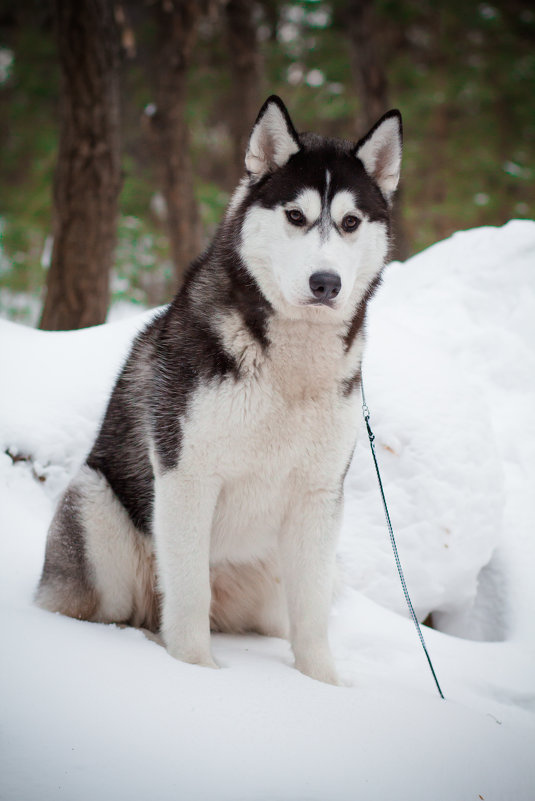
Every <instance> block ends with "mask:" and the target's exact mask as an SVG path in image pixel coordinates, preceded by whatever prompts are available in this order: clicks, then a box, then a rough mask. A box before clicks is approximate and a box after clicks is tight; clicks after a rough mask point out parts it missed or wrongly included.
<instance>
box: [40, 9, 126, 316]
mask: <svg viewBox="0 0 535 801" xmlns="http://www.w3.org/2000/svg"><path fill="white" fill-rule="evenodd" d="M55 11H56V20H57V35H58V50H59V60H60V66H61V96H60V138H59V153H58V162H57V166H56V172H55V176H54V207H55V219H54V246H53V251H52V262H51V266H50V270H49V273H48V277H47V292H46V300H45V304H44V309H43V314H42V318H41V323H40V327H41V328H44V329H48V330H65V329H71V328H84V327H86V326H90V325H96V324H98V323H103V322H104V320H105V319H106V313H107V310H108V305H109V297H110V292H109V272H110V267H111V264H112V259H113V254H114V248H115V239H116V221H117V199H118V195H119V190H120V184H121V176H120V145H119V77H118V73H119V69H118V68H119V45H118V38H117V31H116V26H115V21H114V16H113V8H112V4H111V0H76V2H73V1H72V0H55Z"/></svg>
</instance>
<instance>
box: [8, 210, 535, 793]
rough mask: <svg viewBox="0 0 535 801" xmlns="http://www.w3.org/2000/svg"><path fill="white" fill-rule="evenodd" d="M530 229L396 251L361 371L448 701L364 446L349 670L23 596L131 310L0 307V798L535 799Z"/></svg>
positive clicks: (352, 536) (132, 327)
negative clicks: (210, 645)
mask: <svg viewBox="0 0 535 801" xmlns="http://www.w3.org/2000/svg"><path fill="white" fill-rule="evenodd" d="M534 268H535V223H534V222H529V221H522V222H520V221H515V222H511V223H509V224H508V225H506V226H504V227H503V228H499V229H496V228H482V229H476V230H473V231H468V232H464V233H459V234H456V235H455V236H453V237H452V238H451V239H448V240H446V241H445V242H441V243H439V244H437V245H435V246H434V247H432V248H430V249H429V250H427V251H425V252H424V253H422V254H420V255H418V256H416V257H414V258H413V259H411V260H410V261H408V262H406V263H405V264H394V265H391V266H390V267H389V269H388V271H387V274H386V278H385V282H384V285H383V287H382V289H381V290H380V292H379V293H378V295H377V298H376V299H375V301H374V303H373V306H372V308H371V310H370V318H369V347H368V351H367V357H366V363H365V370H364V377H365V385H366V394H367V399H368V404H369V406H370V408H371V412H372V420H371V422H372V425H373V428H374V430H375V433H376V435H377V442H378V444H377V452H378V456H379V460H380V463H381V468H382V470H383V473H384V483H385V488H386V493H387V497H388V501H389V505H390V511H391V516H392V521H393V524H394V527H395V530H396V535H397V539H398V544H399V550H400V556H401V559H402V562H403V564H404V567H405V572H406V576H407V581H408V584H409V589H410V591H411V594H412V597H413V602H414V606H415V608H416V611H417V613H418V616H419V617H420V618H421V619H424V618H425V617H426V616H427V614H428V613H429V612H432V613H433V619H434V622H435V625H436V626H437V627H438V629H439V630H431V629H427V628H426V629H425V636H426V640H427V643H428V647H429V650H430V653H431V655H432V658H433V661H434V663H435V667H436V670H437V673H438V675H439V679H440V681H441V684H442V687H443V690H444V692H445V695H446V699H447V700H446V701H441V700H440V698H439V697H438V695H437V694H436V690H435V687H434V684H433V682H432V679H431V677H430V674H429V672H428V668H427V663H426V662H425V658H424V656H423V653H422V651H421V650H420V646H419V643H418V640H417V637H416V633H415V631H414V628H413V627H412V624H411V622H410V621H409V620H408V619H407V616H406V615H407V613H406V610H405V609H404V601H403V596H402V593H401V589H400V586H399V580H398V578H397V575H396V573H395V567H394V561H393V557H392V554H391V551H390V545H389V541H388V535H387V532H386V529H385V524H384V517H383V511H382V507H381V503H380V498H379V494H378V490H377V487H376V483H375V474H374V471H373V465H372V462H371V457H370V454H369V451H368V445H367V439H366V438H365V436H364V433H363V437H362V439H361V442H360V444H359V446H358V447H357V450H356V452H355V457H354V461H353V465H352V467H351V470H350V472H349V475H348V478H347V487H346V490H347V502H346V512H345V518H344V525H343V532H342V538H341V542H340V566H341V571H342V574H343V577H344V584H343V587H342V590H341V593H340V597H339V598H338V600H337V602H336V604H335V606H334V609H333V613H332V620H331V639H332V644H333V650H334V653H335V656H336V659H337V663H338V666H339V670H340V673H341V675H342V676H343V678H344V680H345V682H346V684H347V685H348V686H345V687H338V688H335V687H330V686H326V685H322V684H320V683H318V682H315V681H312V680H311V679H308V678H306V677H304V676H302V675H301V674H299V673H298V672H297V671H295V670H293V669H292V668H291V662H292V660H291V654H290V649H289V646H288V645H287V644H286V643H285V642H283V641H281V640H276V639H268V638H260V637H231V636H225V635H218V636H216V637H215V643H214V652H215V656H216V658H217V659H218V661H219V663H220V664H221V665H222V666H223V669H222V670H219V671H212V670H208V669H202V668H197V667H193V666H188V665H184V664H181V663H178V662H175V661H174V660H172V659H171V658H170V657H168V655H167V654H166V652H165V651H164V650H163V649H162V648H161V647H159V646H158V645H156V644H155V643H153V642H150V641H148V640H147V639H145V637H144V636H143V635H142V634H141V633H140V632H137V631H133V630H124V629H119V628H117V627H114V626H102V625H95V624H89V623H85V622H79V621H74V620H70V619H67V618H63V617H61V616H59V615H51V614H49V613H46V612H44V611H42V610H39V609H37V608H35V607H34V606H32V603H31V598H32V593H33V591H34V588H35V584H36V581H37V579H38V576H39V572H40V567H41V562H42V557H43V550H44V542H45V535H46V529H47V525H48V523H49V520H50V517H51V514H52V510H53V504H54V501H55V499H56V498H57V496H58V494H59V493H60V492H61V490H62V489H63V487H64V486H65V484H66V482H67V481H68V479H69V477H70V476H71V475H72V473H73V472H74V470H75V469H76V465H77V464H78V463H79V461H80V460H81V459H82V458H83V455H84V452H85V450H86V449H87V447H88V446H89V444H90V442H91V440H92V437H93V436H94V433H95V430H96V427H97V425H98V420H99V416H100V415H101V414H102V411H103V405H104V403H105V399H106V395H107V392H108V391H109V388H110V385H111V383H112V381H113V377H114V375H115V374H116V371H117V369H118V366H119V365H120V363H121V360H122V358H123V357H124V354H125V352H126V350H127V348H128V345H129V342H130V341H131V339H132V337H133V335H134V332H135V331H136V330H138V329H139V327H140V326H141V325H142V323H143V320H144V319H145V318H146V315H145V316H143V317H136V318H132V319H129V320H123V321H120V322H116V323H112V324H109V325H107V326H102V327H100V328H95V329H88V330H85V331H80V332H69V333H61V334H54V333H43V332H37V331H34V330H31V329H28V328H23V327H21V326H15V325H13V324H10V323H7V322H0V383H1V392H0V549H1V552H0V571H1V580H0V594H1V602H0V603H1V605H0V613H1V616H2V620H1V626H2V633H3V647H2V657H1V683H0V687H1V690H0V721H1V723H0V727H1V728H0V732H1V741H2V744H1V752H0V759H1V763H0V798H1V799H6V801H8V800H9V801H22V800H24V801H34V799H36V800H37V799H38V800H39V801H46V800H47V799H60V798H65V799H69V801H81V800H82V799H83V800H84V801H85V799H87V801H94V799H95V798H102V799H123V798H125V799H126V798H128V799H134V800H137V799H140V800H141V799H147V798H152V799H155V800H156V801H158V800H159V799H184V800H185V801H186V800H187V801H201V799H203V800H205V799H206V801H212V800H213V801H219V800H220V799H221V801H226V799H229V801H231V800H232V801H286V800H287V799H288V801H289V800H290V799H291V800H292V801H355V800H356V799H359V801H360V799H362V801H386V800H387V799H388V800H389V799H393V798H399V799H407V800H409V799H410V801H430V800H431V799H433V801H472V799H474V801H478V799H485V801H498V800H500V801H533V799H534V798H535V764H534V763H535V760H534V755H535V615H534V612H535V582H534V581H533V579H532V574H533V572H534V570H535V535H534V534H535V533H534V524H533V521H534V520H535V499H534V497H533V492H532V485H533V475H534V474H535V422H534V415H533V408H535V397H534V396H535V355H534V349H533V345H534V343H535V278H534Z"/></svg>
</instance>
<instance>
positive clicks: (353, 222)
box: [342, 214, 360, 233]
mask: <svg viewBox="0 0 535 801" xmlns="http://www.w3.org/2000/svg"><path fill="white" fill-rule="evenodd" d="M359 225H360V220H359V218H358V217H355V215H354V214H346V216H345V217H344V219H343V220H342V228H343V229H344V231H347V232H348V233H350V232H351V231H356V229H357V228H358V227H359Z"/></svg>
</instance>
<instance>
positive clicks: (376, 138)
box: [355, 110, 403, 201]
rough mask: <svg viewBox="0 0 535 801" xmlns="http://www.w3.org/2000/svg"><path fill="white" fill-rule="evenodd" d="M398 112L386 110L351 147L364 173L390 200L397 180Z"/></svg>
mask: <svg viewBox="0 0 535 801" xmlns="http://www.w3.org/2000/svg"><path fill="white" fill-rule="evenodd" d="M402 136H403V133H402V127H401V114H400V113H399V111H397V110H393V111H389V112H387V113H386V114H385V115H384V116H383V117H381V119H380V120H379V122H377V123H376V124H375V125H374V126H373V128H372V129H371V131H370V132H369V133H367V134H366V136H365V137H364V138H363V139H361V140H360V142H359V143H358V144H357V146H356V148H355V155H356V156H357V158H359V159H360V160H361V161H362V163H363V165H364V168H365V170H366V172H367V173H368V175H371V177H372V178H373V179H374V180H375V181H376V183H377V185H378V186H379V189H380V190H381V192H382V193H383V195H384V196H385V198H386V199H387V200H388V201H390V199H391V198H392V195H393V194H394V192H395V190H396V187H397V185H398V181H399V171H400V169H401V146H402Z"/></svg>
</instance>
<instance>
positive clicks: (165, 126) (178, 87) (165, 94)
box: [149, 0, 204, 288]
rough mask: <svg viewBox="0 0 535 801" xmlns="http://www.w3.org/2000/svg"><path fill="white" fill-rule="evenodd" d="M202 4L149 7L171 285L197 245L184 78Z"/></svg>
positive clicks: (155, 132) (155, 133)
mask: <svg viewBox="0 0 535 801" xmlns="http://www.w3.org/2000/svg"><path fill="white" fill-rule="evenodd" d="M203 8H204V3H202V2H199V0H157V2H156V4H155V7H154V11H155V16H156V22H157V27H158V49H159V54H158V57H157V59H156V75H155V80H156V109H155V110H154V113H152V114H150V116H149V128H150V134H151V140H152V146H153V149H154V153H155V156H156V160H157V163H158V169H159V172H160V181H161V187H162V192H163V196H164V198H165V203H166V210H167V226H168V232H169V239H170V244H171V256H172V259H173V264H174V268H175V279H176V287H177V288H178V287H179V286H180V284H181V283H182V280H183V277H184V273H185V271H186V269H187V267H188V265H189V263H190V261H192V259H194V258H195V257H196V256H198V255H199V252H200V249H201V238H200V221H199V211H198V207H197V202H196V200H195V193H194V181H193V168H192V164H191V158H190V152H189V129H188V123H187V120H186V89H187V87H186V81H187V71H188V66H189V58H190V55H191V52H192V49H193V46H194V43H195V39H196V32H197V22H198V19H199V16H200V14H201V12H202V11H203Z"/></svg>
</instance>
